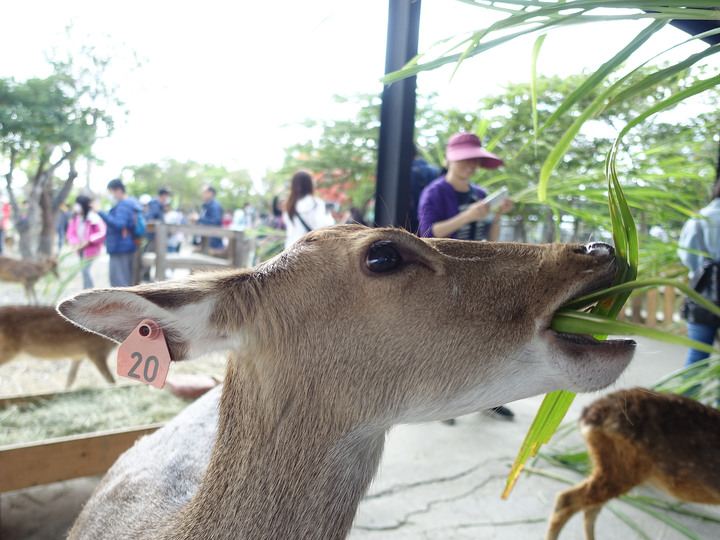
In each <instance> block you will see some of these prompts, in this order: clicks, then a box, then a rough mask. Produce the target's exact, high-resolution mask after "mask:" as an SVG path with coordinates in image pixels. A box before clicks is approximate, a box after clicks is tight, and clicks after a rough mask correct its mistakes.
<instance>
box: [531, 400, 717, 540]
mask: <svg viewBox="0 0 720 540" xmlns="http://www.w3.org/2000/svg"><path fill="white" fill-rule="evenodd" d="M580 429H581V432H582V434H583V437H584V438H585V441H586V443H587V445H588V450H589V453H590V458H591V460H592V463H593V470H592V474H591V475H590V477H589V478H588V479H587V480H585V481H584V482H582V483H580V484H578V485H577V486H575V487H573V488H570V489H568V490H566V491H563V492H562V493H560V494H559V495H558V496H557V498H556V499H555V506H554V508H553V513H552V515H551V516H550V523H549V527H548V531H547V535H546V537H545V538H546V540H554V539H556V538H557V537H558V535H559V534H560V530H561V529H562V528H563V526H564V525H565V523H566V522H567V521H568V520H569V519H570V517H571V516H572V515H573V514H575V513H576V512H578V511H580V510H583V511H584V516H583V526H584V529H585V538H587V539H588V540H593V539H594V538H595V520H596V518H597V516H598V514H599V513H600V510H601V509H602V507H603V505H604V504H605V503H606V502H607V501H609V500H610V499H613V498H615V497H618V496H620V495H622V494H624V493H627V492H628V491H630V490H631V489H632V488H633V487H635V486H637V485H639V484H643V483H649V484H651V485H652V486H653V487H656V488H657V489H660V490H661V491H664V492H666V493H668V494H670V495H672V496H673V497H675V498H677V499H681V500H684V501H690V502H697V503H705V504H720V410H718V409H713V408H712V407H707V406H705V405H703V404H702V403H698V402H697V401H695V400H693V399H690V398H688V397H685V396H680V395H676V394H658V393H655V392H652V391H650V390H647V389H644V388H633V389H632V390H621V391H619V392H615V393H612V394H608V395H607V396H605V397H602V398H600V399H599V400H597V401H595V402H594V403H592V404H591V405H590V406H588V407H586V408H585V410H584V411H583V413H582V416H581V419H580Z"/></svg>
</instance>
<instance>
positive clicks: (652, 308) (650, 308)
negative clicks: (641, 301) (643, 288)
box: [645, 289, 660, 328]
mask: <svg viewBox="0 0 720 540" xmlns="http://www.w3.org/2000/svg"><path fill="white" fill-rule="evenodd" d="M645 297H646V299H647V300H646V302H645V309H646V310H647V318H646V320H645V324H646V326H648V327H649V328H657V308H658V304H659V301H660V293H659V292H658V290H657V289H650V290H649V291H648V292H647V293H646V294H645Z"/></svg>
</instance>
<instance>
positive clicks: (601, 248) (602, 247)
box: [575, 242, 615, 257]
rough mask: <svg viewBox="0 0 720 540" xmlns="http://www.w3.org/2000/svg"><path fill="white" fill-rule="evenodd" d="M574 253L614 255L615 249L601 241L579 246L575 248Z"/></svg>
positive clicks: (596, 255) (602, 255) (597, 255)
mask: <svg viewBox="0 0 720 540" xmlns="http://www.w3.org/2000/svg"><path fill="white" fill-rule="evenodd" d="M575 253H578V254H580V255H593V256H595V257H614V256H615V250H614V249H613V247H612V246H609V245H608V244H604V243H602V242H592V243H590V244H585V245H584V246H580V247H579V248H577V249H576V250H575Z"/></svg>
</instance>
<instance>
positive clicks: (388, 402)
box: [59, 226, 634, 540]
mask: <svg viewBox="0 0 720 540" xmlns="http://www.w3.org/2000/svg"><path fill="white" fill-rule="evenodd" d="M614 274H615V260H614V255H613V252H612V248H610V247H609V246H606V245H604V244H593V245H590V246H580V245H576V244H573V245H569V244H568V245H561V244H554V245H544V246H538V245H524V244H501V243H488V242H462V241H458V240H448V239H420V238H418V237H416V236H414V235H412V234H409V233H408V232H406V231H403V230H401V229H369V228H365V227H359V226H337V227H329V228H326V229H320V230H317V231H313V232H312V233H310V234H308V235H306V236H305V237H304V238H303V239H301V240H300V241H298V242H297V243H296V244H295V245H294V246H293V247H292V248H290V249H289V250H286V251H284V252H283V253H281V254H280V255H278V256H277V257H275V258H274V259H272V260H270V261H268V262H266V263H263V264H260V265H258V266H257V267H255V268H252V269H242V270H230V271H220V272H212V273H205V274H197V275H195V276H191V277H189V278H187V279H184V280H181V281H169V282H158V283H153V284H148V285H140V286H137V287H132V288H128V289H110V290H96V291H89V292H85V293H81V294H79V295H78V296H75V297H74V298H71V299H69V300H66V301H65V302H63V303H61V304H60V306H59V310H60V312H61V313H62V314H63V315H65V316H66V317H68V318H69V319H71V320H73V321H75V322H76V323H77V324H79V325H81V326H83V327H86V328H88V329H90V330H92V331H95V332H98V333H100V334H103V335H106V336H108V337H110V338H112V339H115V340H118V341H121V340H124V339H125V338H126V337H127V336H128V335H129V334H130V333H131V332H132V331H133V329H134V328H135V327H136V326H137V325H138V324H139V323H140V322H141V321H142V320H143V319H145V318H150V319H154V320H155V321H157V323H158V324H159V325H160V326H161V327H162V329H163V331H164V333H165V336H166V341H167V344H168V347H169V349H170V353H171V356H172V358H173V359H174V360H182V359H186V358H192V357H194V356H196V355H199V354H202V353H205V352H208V351H212V350H222V349H224V350H228V351H229V358H228V369H227V375H226V377H225V383H224V385H223V387H222V395H221V390H220V388H218V389H215V390H212V391H210V392H209V393H208V394H207V395H206V396H204V397H203V398H201V399H200V400H198V401H197V402H195V403H194V404H193V405H191V406H190V407H188V408H187V409H186V410H185V411H184V412H183V413H181V414H180V415H179V416H178V417H176V418H175V419H174V420H173V421H172V422H171V423H170V424H168V426H166V427H165V428H163V429H162V430H159V431H158V432H156V433H155V434H153V435H152V436H149V437H146V438H144V439H142V440H141V441H140V442H139V443H138V444H136V445H135V446H134V447H133V448H132V449H131V450H129V451H128V452H127V453H125V454H124V455H123V456H122V457H121V458H120V459H119V460H118V461H117V463H116V464H115V465H114V466H113V468H112V469H111V470H110V471H109V472H108V474H107V475H106V477H105V479H104V480H103V481H102V482H101V484H100V485H99V486H98V489H97V490H96V492H95V494H94V495H93V497H92V498H91V499H90V501H89V502H88V504H87V506H86V507H85V509H84V510H83V512H82V513H81V515H80V516H79V518H78V520H77V521H76V523H75V525H74V527H73V529H72V531H71V532H70V538H83V539H84V538H87V539H90V538H92V539H93V540H96V539H100V538H112V539H118V538H137V539H140V538H142V539H148V538H165V539H167V538H176V539H177V538H184V539H197V538H213V539H221V538H223V539H224V538H228V539H229V538H232V539H236V538H273V539H279V538H288V539H289V538H303V539H308V538H317V539H323V540H325V539H331V538H344V537H345V535H346V534H347V532H348V530H349V529H350V527H351V525H352V521H353V518H354V516H355V512H356V510H357V505H358V503H359V501H360V499H361V498H362V496H363V494H364V493H365V490H366V489H367V487H368V485H369V483H370V481H371V479H372V477H373V475H374V474H375V471H376V469H377V466H378V463H379V461H380V457H381V455H382V450H383V445H384V440H385V434H386V432H387V430H388V429H389V428H390V427H392V426H393V425H395V424H398V423H410V422H425V421H430V420H441V419H445V418H453V417H455V416H459V415H461V414H466V413H470V412H473V411H477V410H482V409H484V408H487V407H490V406H497V405H500V404H502V403H505V402H507V401H512V400H515V399H520V398H524V397H527V396H532V395H536V394H541V393H544V392H549V391H551V390H556V389H558V388H565V389H568V390H573V391H590V390H596V389H599V388H603V387H605V386H607V385H608V384H610V383H611V382H613V381H614V380H615V379H616V378H617V377H618V376H619V375H620V373H621V372H622V371H623V369H624V368H625V367H626V366H627V364H628V363H629V361H630V359H631V357H632V355H633V351H634V343H633V342H631V341H615V342H598V341H595V340H592V338H589V337H582V336H577V335H564V334H558V333H556V332H553V331H552V330H549V329H548V325H549V322H550V319H551V318H552V316H553V313H554V312H555V311H556V310H557V309H558V308H559V307H560V306H561V305H562V304H563V303H564V302H566V301H567V300H568V299H570V298H573V297H577V296H578V295H581V294H583V293H587V292H588V291H590V290H594V289H598V288H603V287H606V286H608V285H609V284H610V283H611V282H612V279H613V276H614Z"/></svg>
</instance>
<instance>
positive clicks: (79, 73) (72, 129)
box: [0, 46, 121, 259]
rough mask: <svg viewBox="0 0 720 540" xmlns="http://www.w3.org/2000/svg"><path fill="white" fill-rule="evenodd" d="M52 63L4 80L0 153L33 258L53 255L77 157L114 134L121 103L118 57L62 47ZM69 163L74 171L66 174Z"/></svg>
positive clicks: (25, 247)
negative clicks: (46, 71) (21, 182)
mask: <svg viewBox="0 0 720 540" xmlns="http://www.w3.org/2000/svg"><path fill="white" fill-rule="evenodd" d="M50 63H51V65H52V67H53V73H52V74H51V75H50V76H48V77H46V78H44V79H40V78H32V79H28V80H27V81H16V80H15V79H14V78H7V79H0V159H2V160H3V161H5V162H6V163H7V164H8V171H7V174H6V178H7V191H8V196H9V199H10V204H11V205H12V207H13V221H14V223H15V225H16V228H17V230H18V232H19V233H20V248H21V253H22V256H23V258H26V259H27V258H36V257H37V255H38V253H41V254H45V255H51V254H52V252H53V246H54V242H53V237H54V227H53V223H54V220H55V215H56V212H57V210H58V208H59V206H60V205H61V204H62V203H63V202H64V201H65V199H66V198H67V196H68V195H69V193H70V191H71V189H72V185H73V181H74V180H75V178H76V176H77V172H76V170H75V163H76V161H77V159H78V158H79V157H81V156H87V157H90V156H91V155H92V147H93V145H94V143H95V142H96V141H97V140H98V139H99V138H102V137H107V136H109V135H110V134H111V133H112V131H113V129H114V126H115V122H114V120H113V112H114V111H118V110H120V109H121V104H120V102H119V101H118V100H117V99H116V96H115V89H114V88H111V87H109V86H108V85H107V84H106V83H105V81H104V80H105V77H106V74H107V72H108V69H109V66H110V65H111V56H104V55H102V54H101V53H99V52H98V50H97V49H96V48H94V47H91V46H84V47H83V48H81V50H80V51H75V52H68V53H66V54H65V55H64V56H63V57H61V55H60V53H59V52H57V51H56V52H55V56H54V57H52V58H51V59H50ZM63 165H66V166H67V167H68V172H67V176H66V178H65V179H64V180H62V181H59V179H58V178H57V176H58V170H59V168H60V167H61V166H63ZM16 170H22V171H23V172H24V173H25V176H27V179H28V182H27V184H26V186H25V189H24V193H22V195H21V196H16V194H15V186H14V175H15V172H16ZM18 199H21V200H22V201H27V206H26V207H25V208H24V207H23V206H22V205H21V204H20V203H19V202H18Z"/></svg>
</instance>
